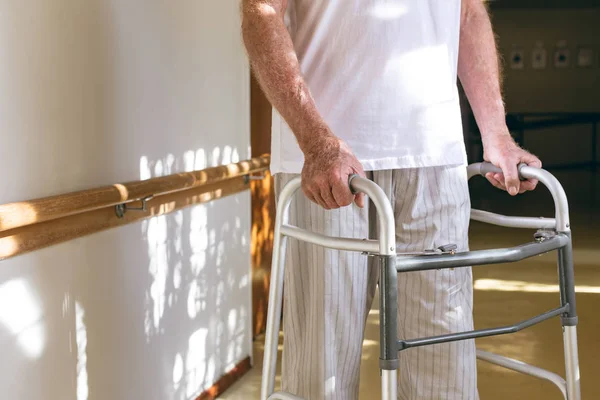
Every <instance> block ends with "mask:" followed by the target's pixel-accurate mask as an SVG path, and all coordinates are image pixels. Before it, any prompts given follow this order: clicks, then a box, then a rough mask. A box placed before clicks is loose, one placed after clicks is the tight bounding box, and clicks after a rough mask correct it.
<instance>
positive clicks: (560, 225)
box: [260, 163, 581, 400]
mask: <svg viewBox="0 0 600 400" xmlns="http://www.w3.org/2000/svg"><path fill="white" fill-rule="evenodd" d="M467 171H468V178H469V179H470V178H471V177H473V176H474V175H485V174H486V173H488V172H501V170H500V169H498V168H496V167H494V166H493V165H492V164H489V163H476V164H472V165H469V166H468V168H467ZM519 174H520V176H521V179H537V180H539V182H541V183H543V184H544V185H545V186H546V187H547V188H548V189H549V191H550V193H551V194H552V197H553V199H554V205H555V211H556V215H555V218H531V217H512V216H504V215H499V214H494V213H491V212H487V211H481V210H475V209H473V210H471V219H473V220H476V221H481V222H486V223H490V224H495V225H499V226H505V227H513V228H530V229H537V232H536V233H535V235H534V241H533V242H530V243H526V244H522V245H519V246H516V247H512V248H505V249H490V250H478V251H466V252H456V251H455V247H453V246H446V247H442V248H439V249H437V251H435V252H426V251H424V252H423V253H422V254H414V253H410V254H398V253H396V244H395V237H396V235H395V232H394V226H395V224H394V214H393V212H392V207H391V205H390V202H389V201H388V199H387V197H386V196H385V194H384V192H383V191H382V190H381V188H380V187H379V186H377V184H375V183H374V182H372V181H370V180H368V179H365V178H362V177H359V176H352V177H350V182H349V184H350V187H351V189H352V190H353V191H354V192H363V193H365V194H366V195H367V196H368V197H369V199H370V200H371V201H372V203H373V204H374V206H375V207H376V209H377V218H378V221H379V228H378V229H379V240H363V239H353V238H339V237H329V236H324V235H320V234H316V233H313V232H309V231H307V230H304V229H300V228H298V227H295V226H290V225H289V224H288V209H289V205H290V201H291V199H292V196H293V195H294V194H295V193H296V192H297V191H298V189H299V188H300V186H301V180H300V178H296V179H294V180H292V181H291V182H289V183H288V184H287V185H286V186H285V187H284V189H283V191H282V192H281V195H280V198H279V203H278V205H277V216H276V220H275V239H274V247H273V263H272V271H271V273H272V275H271V288H270V295H269V310H268V316H267V332H266V338H265V353H264V364H263V375H262V388H261V397H260V398H261V400H268V399H283V400H285V399H288V400H289V399H292V400H302V399H301V398H299V397H298V396H295V395H292V394H289V393H285V392H275V391H274V386H275V369H276V364H277V346H278V336H279V324H280V320H281V306H282V293H283V276H284V268H285V247H286V240H287V238H288V237H290V238H294V239H297V240H302V241H305V242H308V243H312V244H315V245H319V246H324V247H327V248H331V249H338V250H345V251H358V252H362V253H364V254H368V255H371V256H374V257H376V258H377V259H378V262H377V265H378V266H379V269H380V278H379V279H380V280H379V296H380V313H379V314H380V320H379V326H380V359H379V367H380V370H381V393H382V398H383V399H384V400H396V399H397V372H398V371H397V370H398V362H399V361H398V353H399V352H400V351H403V350H406V349H408V348H411V347H418V346H426V345H432V344H436V343H445V342H453V341H459V340H465V339H474V338H480V337H485V336H495V335H502V334H508V333H514V332H518V331H520V330H523V329H525V328H528V327H530V326H532V325H535V324H538V323H540V322H542V321H545V320H547V319H550V318H553V317H557V316H560V317H561V323H562V327H563V338H564V352H565V367H566V369H565V371H566V380H565V379H563V378H562V377H561V376H559V375H557V374H555V373H553V372H550V371H547V370H544V369H541V368H538V367H535V366H532V365H528V364H525V363H523V362H520V361H517V360H513V359H510V358H506V357H503V356H500V355H496V354H492V353H488V352H484V351H481V350H477V358H478V359H480V360H484V361H486V362H490V363H493V364H496V365H499V366H502V367H505V368H509V369H511V370H514V371H518V372H520V373H524V374H528V375H531V376H535V377H538V378H541V379H545V380H548V381H550V382H552V383H553V384H554V385H556V386H557V387H558V388H559V389H560V390H561V392H562V394H563V396H564V398H565V399H568V400H579V399H580V398H581V392H580V382H579V381H580V379H579V360H578V354H577V330H576V329H577V327H576V326H577V313H576V309H575V287H574V274H573V252H572V243H571V232H570V225H569V210H568V203H567V197H566V195H565V192H564V190H563V188H562V186H561V185H560V183H559V182H558V180H557V179H556V178H555V177H554V176H553V175H552V174H550V173H549V172H547V171H545V170H543V169H538V168H533V167H529V166H526V165H520V166H519ZM553 250H557V252H558V280H559V286H560V304H561V306H560V307H558V308H556V309H554V310H550V311H548V312H546V313H543V314H540V315H537V316H534V317H532V318H530V319H528V320H525V321H522V322H518V323H516V324H514V325H511V326H504V327H499V328H489V329H479V330H474V331H468V332H457V333H452V334H446V335H441V336H433V337H424V338H416V339H410V340H399V339H398V338H397V330H396V319H397V315H396V311H397V274H398V273H401V272H407V271H422V270H431V269H442V268H457V267H465V266H477V265H486V264H487V265H489V264H497V263H508V262H516V261H520V260H523V259H526V258H529V257H533V256H536V255H539V254H543V253H547V252H550V251H553ZM284 340H285V339H284Z"/></svg>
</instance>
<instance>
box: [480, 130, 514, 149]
mask: <svg viewBox="0 0 600 400" xmlns="http://www.w3.org/2000/svg"><path fill="white" fill-rule="evenodd" d="M481 141H482V143H483V145H484V146H488V145H492V146H493V145H497V144H506V143H514V139H513V137H512V135H511V134H510V131H509V130H508V128H505V129H499V130H493V131H482V132H481Z"/></svg>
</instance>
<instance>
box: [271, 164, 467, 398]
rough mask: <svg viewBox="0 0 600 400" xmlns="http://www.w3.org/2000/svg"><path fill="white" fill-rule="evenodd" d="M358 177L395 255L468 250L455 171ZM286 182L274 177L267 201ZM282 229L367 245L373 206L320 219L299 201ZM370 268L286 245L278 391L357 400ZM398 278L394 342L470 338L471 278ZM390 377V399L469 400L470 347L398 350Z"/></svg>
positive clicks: (371, 287) (352, 256)
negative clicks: (453, 247)
mask: <svg viewBox="0 0 600 400" xmlns="http://www.w3.org/2000/svg"><path fill="white" fill-rule="evenodd" d="M367 174H368V175H367V176H368V177H369V179H371V180H373V181H374V182H375V183H377V184H378V185H379V186H380V187H381V188H382V189H383V190H384V192H385V193H386V195H387V196H388V198H389V199H390V201H391V203H392V206H393V210H394V216H395V222H396V242H397V246H396V251H397V252H411V251H422V250H424V249H432V248H436V247H438V246H441V245H444V244H449V243H455V244H457V245H458V248H459V250H468V225H469V213H470V199H469V192H468V184H467V175H466V168H465V167H464V166H459V167H456V166H443V167H429V168H418V169H399V170H385V171H373V172H368V173H367ZM295 176H297V175H293V174H277V175H276V176H275V192H276V194H277V193H279V192H280V191H281V189H282V188H283V186H284V185H285V184H286V183H287V182H289V180H290V179H292V178H293V177H295ZM366 203H368V202H366ZM290 223H291V224H292V225H296V226H299V227H301V228H304V229H308V230H311V231H314V232H318V233H321V234H325V235H330V236H338V237H355V238H367V237H370V238H376V232H377V229H376V226H375V225H376V213H375V207H373V206H372V204H369V205H368V206H366V207H365V208H364V209H359V208H358V207H356V206H355V205H352V206H349V207H345V208H342V209H338V210H331V211H327V210H324V209H323V208H321V207H319V206H318V205H316V204H314V203H312V202H310V201H309V200H308V199H306V197H304V195H303V194H302V192H301V191H299V192H298V194H297V195H296V197H295V198H294V199H293V201H292V204H291V207H290ZM369 263H370V260H368V257H366V256H364V255H361V254H359V253H351V252H343V251H337V250H329V249H324V248H321V247H319V246H314V245H311V244H307V243H304V242H299V241H297V240H295V239H290V240H288V246H287V253H286V271H285V276H284V309H283V327H284V334H285V340H284V345H283V362H282V384H283V390H285V391H288V392H291V393H293V394H296V395H298V396H301V397H303V398H305V399H310V400H320V399H324V400H325V399H327V400H333V399H340V400H352V399H357V398H358V386H359V370H360V361H361V353H362V342H363V336H364V330H365V324H366V319H367V316H368V313H369V310H370V308H371V304H372V300H373V297H374V295H375V291H376V286H377V282H378V274H379V270H378V268H376V267H374V266H371V265H369ZM398 278H399V280H398V335H399V337H400V338H403V339H412V338H417V337H423V336H434V335H440V334H445V333H450V332H457V331H464V330H470V329H473V318H472V303H473V288H472V275H471V269H470V268H457V269H454V270H448V269H447V270H440V271H438V270H433V271H423V272H408V273H401V274H400V275H399V277H398ZM399 374H400V377H399V380H398V382H399V387H398V396H399V399H403V400H414V399H418V400H427V399H449V400H453V399H465V400H476V399H478V392H477V384H476V374H477V372H476V357H475V343H474V341H473V340H469V341H461V342H454V343H446V344H438V345H433V346H424V347H418V348H411V349H408V350H404V351H402V352H400V369H399Z"/></svg>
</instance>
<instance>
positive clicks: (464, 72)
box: [458, 0, 510, 145]
mask: <svg viewBox="0 0 600 400" xmlns="http://www.w3.org/2000/svg"><path fill="white" fill-rule="evenodd" d="M501 72H502V71H501V66H500V62H499V56H498V51H497V49H496V40H495V36H494V32H493V30H492V24H491V21H490V17H489V14H488V11H487V8H486V6H485V4H484V2H483V1H482V0H463V17H462V23H461V31H460V50H459V59H458V76H459V78H460V81H461V84H462V86H463V88H464V90H465V94H466V95H467V98H468V100H469V103H470V105H471V108H472V110H473V114H474V115H475V119H476V121H477V125H478V126H479V130H480V131H481V137H482V140H483V142H484V145H485V144H486V143H489V142H493V141H494V140H496V139H499V138H506V137H508V136H510V135H509V132H508V129H507V128H506V122H505V109H504V102H503V99H502V90H501V85H502V75H501Z"/></svg>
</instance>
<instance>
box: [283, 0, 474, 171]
mask: <svg viewBox="0 0 600 400" xmlns="http://www.w3.org/2000/svg"><path fill="white" fill-rule="evenodd" d="M460 3H461V2H460V0H289V3H288V9H287V13H286V21H287V25H288V30H289V32H290V35H291V38H292V41H293V43H294V47H295V50H296V53H297V55H298V58H299V61H300V67H301V71H302V74H303V76H304V78H305V80H306V82H307V84H308V87H309V88H310V91H311V93H312V95H313V97H314V99H315V102H316V105H317V109H318V110H319V112H320V113H321V115H322V116H323V118H324V119H325V121H326V122H327V123H328V125H329V127H330V128H331V129H332V130H333V133H334V134H335V135H336V136H338V137H340V138H342V139H343V140H344V141H345V142H346V143H347V144H348V145H349V146H350V148H351V149H352V151H353V152H354V154H355V155H356V157H357V158H358V160H359V161H360V162H361V163H362V164H363V167H364V169H365V170H381V169H396V168H415V167H428V166H437V165H458V164H464V163H466V152H465V145H464V140H463V133H462V121H461V114H460V105H459V96H458V88H457V64H458V44H459V34H460V10H461V4H460ZM303 160H304V157H303V154H302V152H301V151H300V148H299V146H298V143H297V141H296V138H295V137H294V135H293V133H292V132H291V130H290V128H289V127H288V126H287V124H286V123H285V121H284V120H283V118H281V117H280V116H279V114H278V113H277V112H276V111H274V112H273V129H272V149H271V172H272V173H273V174H275V173H278V172H289V173H300V172H301V170H302V165H303Z"/></svg>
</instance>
